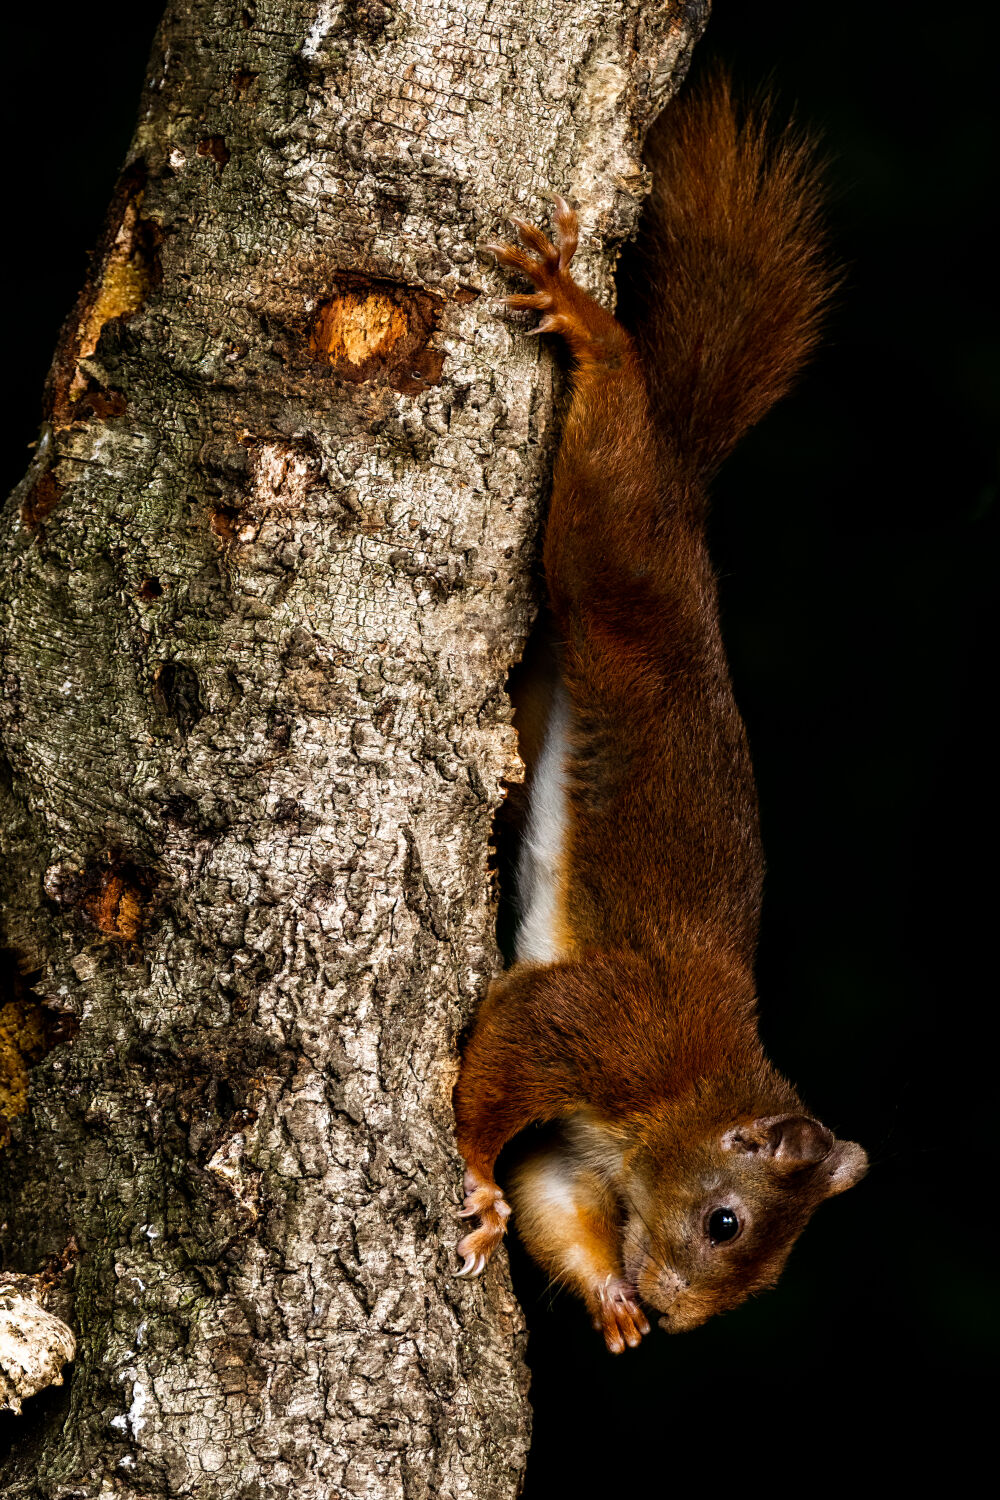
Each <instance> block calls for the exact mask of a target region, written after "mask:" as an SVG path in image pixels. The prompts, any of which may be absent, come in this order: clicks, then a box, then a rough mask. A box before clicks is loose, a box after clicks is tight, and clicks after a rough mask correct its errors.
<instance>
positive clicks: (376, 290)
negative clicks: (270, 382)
mask: <svg viewBox="0 0 1000 1500" xmlns="http://www.w3.org/2000/svg"><path fill="white" fill-rule="evenodd" d="M338 279H339V278H338ZM345 279H346V278H345ZM440 315H441V303H440V301H439V299H437V298H436V297H432V296H431V295H429V294H428V293H426V292H422V291H417V290H415V289H413V288H411V287H406V286H402V285H400V284H397V283H396V282H391V281H385V282H374V281H366V280H363V279H361V278H350V284H349V285H348V286H347V287H345V289H344V290H343V291H341V292H340V293H339V294H338V295H337V296H334V297H331V298H329V299H328V300H327V301H325V302H324V303H323V304H322V305H321V307H320V309H319V311H318V312H317V314H316V316H315V318H314V320H313V323H312V328H311V330H310V334H309V352H310V355H311V356H312V358H313V359H317V360H320V361H322V362H323V363H324V364H329V365H330V366H332V368H333V369H334V370H335V371H336V373H337V374H338V375H340V376H341V377H342V378H343V379H345V380H350V381H355V382H359V383H360V382H362V381H382V382H387V383H388V384H389V385H391V386H393V388H394V389H395V390H397V391H403V392H404V393H406V394H407V395H415V394H417V393H418V392H420V391H422V390H425V389H426V388H427V387H428V386H429V385H436V384H437V382H438V381H439V380H440V378H441V370H442V367H443V364H444V355H443V354H442V353H440V352H439V351H438V350H434V349H429V348H428V347H427V345H428V342H429V340H430V338H431V335H432V334H433V333H434V332H435V330H436V328H437V325H438V322H439V320H440Z"/></svg>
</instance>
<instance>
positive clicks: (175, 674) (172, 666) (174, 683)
mask: <svg viewBox="0 0 1000 1500" xmlns="http://www.w3.org/2000/svg"><path fill="white" fill-rule="evenodd" d="M154 688H155V693H156V697H157V698H158V699H159V702H160V707H161V709H162V710H163V712H164V713H166V714H168V715H169V717H170V718H171V719H173V721H174V723H175V724H176V725H177V728H178V729H179V730H180V732H181V734H182V735H184V736H185V737H187V735H189V734H190V733H191V730H192V729H193V728H194V726H195V725H196V724H197V722H198V720H199V719H201V718H203V717H204V714H205V708H204V705H203V703H202V701H201V686H200V684H199V682H198V674H197V672H196V671H195V670H194V668H193V667H189V666H188V664H187V663H186V662H183V661H165V662H163V663H162V664H161V665H160V666H159V667H158V668H157V670H156V677H155V681H154Z"/></svg>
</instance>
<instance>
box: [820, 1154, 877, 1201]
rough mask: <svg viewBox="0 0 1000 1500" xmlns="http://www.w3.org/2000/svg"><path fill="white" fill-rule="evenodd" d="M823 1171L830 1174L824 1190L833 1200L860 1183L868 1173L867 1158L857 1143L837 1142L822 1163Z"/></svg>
mask: <svg viewBox="0 0 1000 1500" xmlns="http://www.w3.org/2000/svg"><path fill="white" fill-rule="evenodd" d="M823 1170H824V1172H829V1174H830V1181H829V1183H828V1185H827V1189H826V1190H827V1193H828V1194H829V1196H830V1197H831V1198H833V1197H835V1196H836V1195H837V1193H846V1192H847V1189H848V1188H852V1187H854V1185H855V1183H858V1182H860V1181H861V1179H862V1177H863V1176H864V1175H865V1173H866V1172H867V1171H868V1157H867V1156H866V1155H865V1152H864V1148H863V1147H862V1146H859V1145H858V1143H857V1141H838V1142H837V1143H836V1145H835V1146H834V1148H833V1150H832V1151H831V1152H830V1155H829V1156H828V1157H827V1159H826V1161H825V1162H824V1163H823Z"/></svg>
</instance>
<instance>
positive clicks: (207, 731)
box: [0, 0, 704, 1500]
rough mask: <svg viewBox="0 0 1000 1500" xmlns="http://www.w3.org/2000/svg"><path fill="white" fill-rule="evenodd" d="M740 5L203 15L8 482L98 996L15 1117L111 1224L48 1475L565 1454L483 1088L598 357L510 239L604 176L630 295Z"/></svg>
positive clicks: (14, 677)
mask: <svg viewBox="0 0 1000 1500" xmlns="http://www.w3.org/2000/svg"><path fill="white" fill-rule="evenodd" d="M703 10H704V7H703V6H701V5H698V4H687V5H684V4H680V3H665V4H659V5H656V6H653V7H650V6H649V5H647V4H645V3H640V0H611V3H609V0H558V3H534V4H533V3H531V0H529V3H527V4H524V3H517V4H515V3H513V0H461V3H459V0H455V3H451V4H450V3H447V0H408V3H402V0H400V3H395V0H393V3H389V0H385V3H376V0H366V3H363V4H358V5H346V4H345V5H341V4H336V3H330V0H281V3H277V0H259V3H253V4H249V5H247V4H243V3H237V4H230V3H227V0H185V3H178V4H174V5H172V6H171V7H170V8H169V9H168V11H167V14H166V16H165V18H164V21H163V23H162V26H161V28H160V32H159V35H158V38H157V42H156V46H155V49H154V54H153V58H152V60H151V63H150V69H149V74H148V77H147V81H146V87H145V91H144V93H143V98H142V102H141V107H140V116H139V125H138V128H137V131H136V136H135V139H134V142H133V146H132V149H131V152H130V156H129V161H128V163H127V164H126V168H125V171H124V172H123V176H122V180H121V185H120V188H119V192H118V194H117V195H116V198H115V201H114V203H113V204H112V208H111V211H110V214H109V219H108V226H107V230H106V233H105V237H104V240H103V243H102V245H101V247H99V250H98V253H97V255H96V257H95V261H94V266H93V272H92V275H91V278H90V280H89V281H88V284H87V286H86V287H85V289H84V292H83V293H82V295H81V299H80V302H79V304H78V306H77V308H76V309H75V310H74V312H73V313H72V315H71V316H70V318H69V319H68V320H67V324H66V329H65V332H64V334H63V337H62V339H61V341H60V345H59V348H58V350H57V353H56V358H55V361H54V364H53V371H52V376H51V378H50V381H49V387H48V394H47V410H46V426H45V429H44V431H43V437H42V441H41V442H40V444H39V447H38V449H37V452H36V457H35V461H34V463H33V465H32V468H31V470H30V472H29V473H28V475H27V476H26V478H25V480H24V482H23V483H22V485H21V486H19V488H18V490H17V491H16V492H15V495H14V496H13V497H12V500H11V502H10V503H9V504H8V506H7V509H6V511H5V513H4V517H3V536H2V549H3V552H2V555H3V563H2V566H0V631H2V639H3V698H2V728H3V762H2V765H0V816H2V822H3V834H2V837H3V868H2V871H0V883H2V886H3V892H4V898H5V918H4V922H5V932H4V937H3V941H4V942H5V943H6V944H7V945H8V946H9V948H10V950H11V951H12V952H13V953H14V954H15V955H16V956H17V960H18V963H19V964H20V966H21V968H22V969H23V970H24V971H25V972H27V973H30V975H31V990H32V995H33V997H34V998H33V1003H35V1002H37V1003H38V1004H39V1005H44V1006H46V1007H48V1008H49V1009H51V1010H52V1011H54V1012H55V1013H58V1014H59V1015H60V1016H67V1015H68V1016H71V1017H72V1018H73V1019H74V1020H75V1021H76V1022H78V1023H79V1024H78V1030H76V1032H75V1034H73V1028H69V1029H68V1030H67V1031H66V1032H65V1033H64V1034H63V1035H62V1036H61V1037H60V1039H59V1042H58V1045H54V1046H53V1047H52V1048H51V1049H50V1050H48V1051H47V1052H46V1054H45V1056H44V1057H42V1058H40V1059H38V1060H35V1061H34V1066H33V1067H32V1068H31V1069H30V1073H29V1074H28V1080H29V1086H28V1091H27V1097H26V1100H25V1101H24V1102H26V1103H27V1106H28V1107H27V1109H26V1111H25V1112H24V1113H22V1114H20V1115H19V1116H18V1118H16V1119H15V1120H14V1121H13V1124H12V1139H11V1142H10V1145H9V1147H8V1148H7V1150H6V1151H5V1152H4V1159H3V1172H4V1182H3V1189H2V1192H3V1202H2V1215H0V1217H2V1218H3V1220H4V1222H5V1229H4V1233H3V1240H4V1246H3V1248H4V1254H5V1264H6V1265H8V1266H9V1267H11V1268H12V1269H14V1270H16V1271H20V1272H24V1273H30V1272H32V1271H34V1270H35V1269H37V1267H38V1265H39V1264H40V1263H41V1262H42V1261H44V1259H45V1258H46V1257H47V1256H52V1255H58V1254H59V1253H61V1251H62V1248H63V1247H64V1246H65V1244H66V1243H67V1239H68V1237H69V1236H73V1237H74V1239H75V1243H76V1245H77V1246H78V1254H77V1258H76V1264H75V1270H74V1272H73V1284H72V1289H73V1298H74V1302H73V1310H72V1322H73V1326H74V1328H75V1331H76V1334H77V1339H78V1349H77V1358H76V1363H75V1365H74V1366H73V1371H72V1378H71V1380H70V1381H69V1382H68V1385H67V1390H66V1394H65V1398H64V1401H63V1404H61V1405H57V1406H51V1405H50V1406H49V1407H48V1408H47V1409H46V1415H45V1416H44V1418H42V1419H39V1420H40V1422H41V1426H40V1427H39V1428H38V1430H37V1431H35V1433H34V1437H33V1443H34V1447H33V1449H32V1453H33V1459H32V1463H31V1465H30V1466H26V1465H24V1464H19V1462H18V1455H17V1451H16V1448H15V1455H14V1459H13V1461H12V1467H11V1468H10V1469H9V1471H8V1472H7V1473H6V1474H4V1476H3V1477H4V1479H5V1480H6V1483H7V1486H8V1487H7V1491H6V1492H7V1493H8V1494H10V1495H11V1496H18V1497H25V1496H29V1495H31V1496H36V1495H37V1496H45V1497H55V1496H68V1495H70V1494H72V1495H74V1496H91V1495H93V1496H96V1495H98V1494H107V1493H115V1494H120V1495H124V1496H129V1495H135V1496H139V1495H142V1496H160V1495H163V1496H166V1495H188V1494H190V1495H199V1496H212V1497H216V1496H218V1497H223V1496H225V1497H230V1496H246V1497H251V1496H263V1495H265V1494H274V1493H281V1492H284V1491H286V1490H287V1491H289V1492H292V1493H294V1494H295V1495H296V1496H297V1497H299V1500H311V1497H317V1500H318V1497H327V1496H333V1495H350V1496H378V1497H396V1496H400V1497H402V1496H406V1497H423V1496H427V1497H430V1496H433V1497H449V1500H451V1497H454V1500H462V1497H477V1500H487V1497H489V1500H492V1497H508V1496H513V1495H514V1494H515V1493H516V1491H517V1488H518V1484H519V1479H520V1475H521V1471H522V1468H523V1462H524V1453H525V1448H526V1442H527V1434H528V1417H527V1403H526V1377H525V1372H524V1367H523V1363H522V1353H523V1324H522V1319H521V1315H520V1312H519V1310H518V1308H517V1306H516V1304H515V1302H514V1300H513V1297H512V1294H511V1291H510V1286H509V1282H508V1280H507V1276H506V1272H505V1269H504V1265H503V1262H502V1260H501V1261H499V1262H498V1264H497V1266H496V1268H495V1269H494V1270H491V1272H490V1274H489V1276H488V1277H487V1278H486V1280H485V1282H484V1283H483V1284H482V1285H481V1286H473V1287H469V1286H466V1285H465V1284H463V1283H461V1282H456V1281H455V1280H454V1278H453V1274H452V1273H453V1271H454V1269H455V1265H456V1263H455V1260H454V1255H453V1240H454V1232H455V1221H454V1218H453V1214H454V1209H455V1208H456V1206H457V1202H458V1183H459V1175H460V1174H459V1171H458V1163H457V1161H456V1157H455V1152H454V1147H453V1144H452V1135H451V1128H452V1119H451V1090H452V1086H453V1083H454V1078H455V1073H456V1042H457V1038H458V1036H459V1033H460V1030H461V1028H462V1026H463V1024H464V1023H465V1022H466V1021H467V1019H468V1017H469V1015H470V1013H471V1011H472V1008H473V1007H474V1005H475V1003H476V1001H477V1000H478V999H479V998H481V996H482V994H483V992H484V989H485V986H486V983H487V982H488V979H489V977H490V975H491V973H492V972H493V971H494V970H495V968H496V967H497V963H498V958H497V953H496V949H495V944H494V939H493V918H494V905H493V893H492V891H491V888H490V881H489V876H488V868H487V861H488V847H489V840H490V831H491V820H492V817H493V814H494V812H495V809H496V807H497V806H498V803H499V801H500V797H501V783H502V782H503V780H504V779H505V778H513V777H516V776H517V774H518V765H517V761H516V753H515V746H514V742H513V737H512V731H511V729H510V725H509V712H508V705H507V700H506V696H505V692H504V683H505V679H506V674H507V671H508V669H509V668H510V666H511V664H512V663H513V662H514V661H515V660H516V659H517V656H518V654H519V652H520V650H521V647H522V644H523V641H524V638H525V635H526V632H527V630H528V627H529V624H530V620H531V616H532V612H533V608H534V601H533V598H532V588H531V582H530V580H531V569H532V561H533V557H534V553H535V547H536V536H537V523H538V517H539V505H540V501H541V499H542V497H543V495H544V488H545V477H546V473H547V470H548V465H549V463H550V461H551V454H552V438H553V427H552V421H551V409H552V374H551V366H550V362H549V358H548V356H547V355H546V354H545V353H544V352H543V351H540V350H539V348H538V346H537V344H535V343H534V342H529V341H524V340H521V339H519V338H518V336H517V326H516V323H514V322H512V321H510V320H505V319H504V318H502V317H499V316H497V307H496V301H495V298H496V294H497V292H498V291H499V290H500V287H501V278H500V277H499V276H498V275H497V273H496V271H495V270H494V269H493V268H492V267H490V266H489V265H488V264H487V262H486V261H485V260H484V259H482V258H480V257H479V256H478V254H477V248H476V247H477V245H478V244H479V242H480V241H481V240H482V239H484V238H488V237H489V236H490V235H495V233H496V231H497V228H498V226H499V225H500V224H501V223H502V221H503V218H504V216H505V214H506V213H508V212H509V211H511V210H512V209H514V208H517V209H518V210H519V211H521V212H525V213H528V214H530V215H534V216H536V217H537V216H540V215H543V214H544V211H545V202H544V193H545V192H547V191H548V190H550V189H558V190H560V191H563V192H566V193H568V194H571V195H573V196H575V197H576V198H577V199H578V201H579V204H580V207H581V212H582V219H583V225H584V229H585V233H586V240H585V246H584V250H583V252H582V255H581V260H582V270H583V274H584V276H585V278H587V279H589V281H590V283H591V285H593V286H595V287H597V288H599V289H600V290H601V291H603V292H604V293H607V292H608V290H609V286H610V275H611V271H612V268H613V262H614V257H615V252H616V250H617V248H618V246H619V245H620V244H621V242H622V240H623V239H624V237H625V236H626V235H627V234H628V233H630V232H631V230H632V229H633V227H634V223H635V218H636V213H637V207H638V201H639V197H640V194H641V186H642V171H641V167H640V158H639V152H640V148H641V135H642V131H643V129H644V126H645V125H646V124H647V123H648V120H649V119H650V118H651V116H652V114H653V113H655V111H656V109H657V108H658V107H659V105H660V104H661V103H662V102H663V100H664V99H665V98H666V97H667V95H668V93H669V92H670V91H671V90H672V88H673V87H675V86H676V83H677V82H678V81H679V78H680V76H681V74H682V73H683V70H684V67H685V65H686V61H687V57H688V53H689V50H690V46H691V44H692V42H693V39H694V37H695V35H696V33H697V31H698V30H699V29H700V26H701V24H702V22H703V19H704V16H703ZM26 1410H27V1408H26ZM22 1420H24V1419H22Z"/></svg>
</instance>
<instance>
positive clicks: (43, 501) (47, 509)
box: [21, 471, 63, 531]
mask: <svg viewBox="0 0 1000 1500" xmlns="http://www.w3.org/2000/svg"><path fill="white" fill-rule="evenodd" d="M62 497H63V486H62V485H61V484H60V483H59V481H58V479H57V478H56V477H55V475H54V474H53V473H51V471H50V472H48V473H45V474H43V475H42V476H41V478H40V479H36V480H35V483H34V484H33V485H32V486H31V489H30V490H29V491H28V493H27V496H26V497H25V500H24V502H23V504H22V506H21V524H22V525H23V526H24V527H25V528H26V529H27V530H28V531H37V529H38V527H39V526H40V525H41V523H42V522H43V521H44V520H45V517H46V516H47V515H49V514H50V513H51V512H52V511H53V510H55V508H56V506H57V505H58V504H59V501H60V500H61V499H62Z"/></svg>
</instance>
